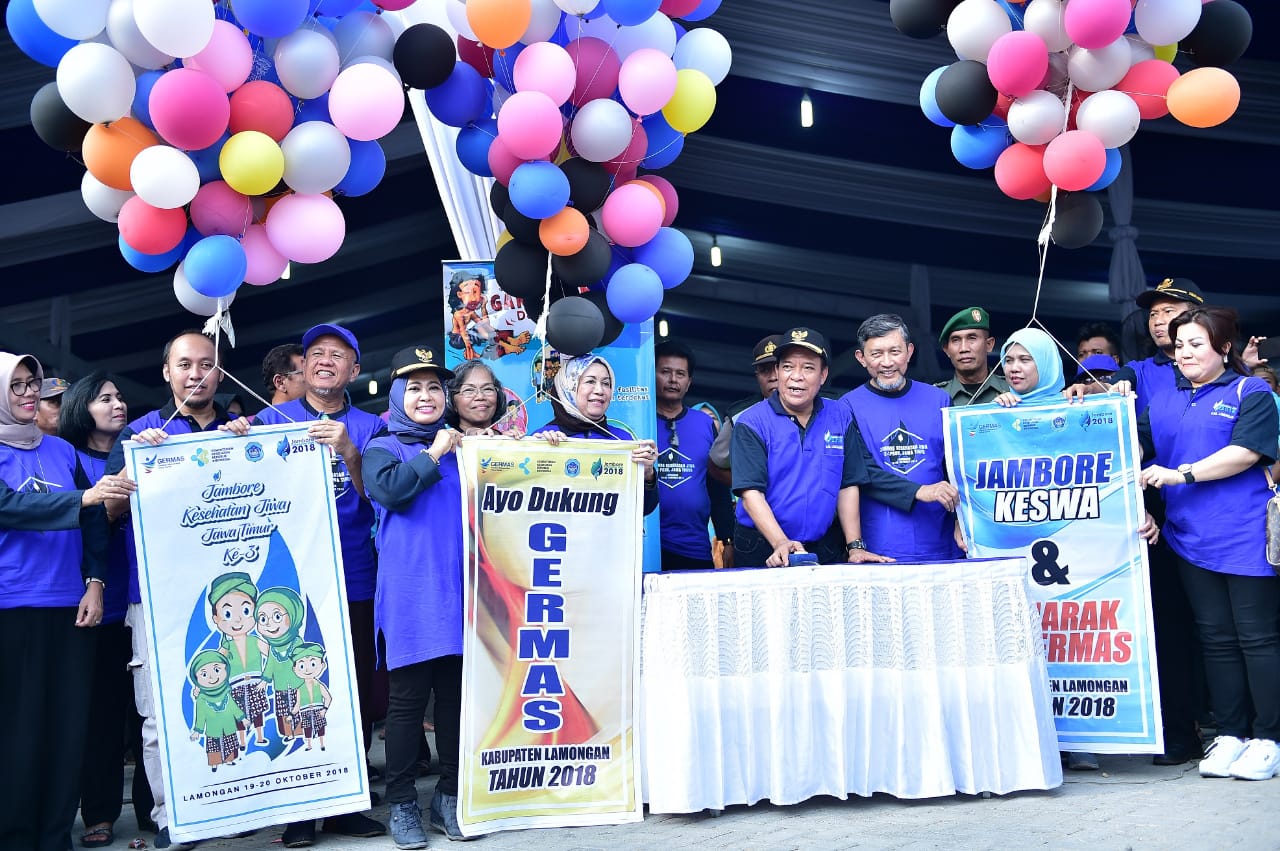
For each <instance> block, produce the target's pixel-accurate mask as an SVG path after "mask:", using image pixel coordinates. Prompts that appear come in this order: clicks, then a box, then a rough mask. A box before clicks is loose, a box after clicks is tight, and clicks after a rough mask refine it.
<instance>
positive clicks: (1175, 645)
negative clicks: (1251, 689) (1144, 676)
mask: <svg viewBox="0 0 1280 851" xmlns="http://www.w3.org/2000/svg"><path fill="white" fill-rule="evenodd" d="M1147 553H1148V556H1149V557H1150V560H1151V616H1152V626H1153V628H1154V630H1155V636H1156V666H1157V668H1158V669H1159V671H1160V716H1161V718H1162V719H1163V722H1164V739H1165V750H1177V749H1179V748H1187V749H1192V748H1193V747H1194V746H1195V745H1196V744H1197V743H1198V734H1197V733H1196V720H1197V719H1198V718H1199V717H1200V709H1201V705H1202V704H1203V700H1202V699H1201V695H1202V694H1203V693H1204V663H1203V661H1202V659H1201V654H1200V642H1199V640H1197V638H1196V621H1195V617H1194V616H1193V615H1192V614H1191V604H1190V603H1188V602H1187V595H1186V592H1184V591H1183V589H1182V577H1181V576H1179V572H1178V562H1177V559H1176V557H1175V556H1174V554H1173V550H1171V549H1169V545H1168V544H1166V543H1165V542H1164V541H1160V542H1159V543H1158V544H1156V545H1155V546H1152V547H1149V548H1148V549H1147Z"/></svg>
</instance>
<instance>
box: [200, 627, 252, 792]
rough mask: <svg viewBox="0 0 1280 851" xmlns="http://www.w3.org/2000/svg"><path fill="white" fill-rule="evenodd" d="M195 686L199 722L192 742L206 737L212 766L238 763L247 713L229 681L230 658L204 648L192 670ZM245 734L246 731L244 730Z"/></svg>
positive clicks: (216, 767)
mask: <svg viewBox="0 0 1280 851" xmlns="http://www.w3.org/2000/svg"><path fill="white" fill-rule="evenodd" d="M188 672H189V675H190V677H191V685H193V686H194V687H195V688H194V689H193V691H192V693H193V694H194V695H195V721H194V722H193V723H192V725H191V741H193V742H196V741H199V740H200V737H201V736H204V752H205V755H206V756H208V758H209V768H210V769H212V770H213V771H217V770H218V766H219V765H234V764H235V761H236V759H237V758H238V757H239V756H240V746H239V743H238V741H237V740H236V732H237V731H238V730H239V731H243V729H244V728H243V726H241V725H242V722H243V721H244V712H242V711H241V709H240V707H239V706H238V705H237V704H236V702H235V701H234V700H232V698H231V686H230V684H229V683H228V682H227V659H226V657H225V656H223V655H222V654H221V653H219V652H218V651H217V650H201V651H200V652H199V653H197V654H196V655H195V658H194V659H192V660H191V667H190V668H189V669H188ZM240 735H241V737H243V736H244V733H243V732H241V733H240Z"/></svg>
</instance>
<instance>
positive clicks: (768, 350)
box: [764, 340, 778, 355]
mask: <svg viewBox="0 0 1280 851" xmlns="http://www.w3.org/2000/svg"><path fill="white" fill-rule="evenodd" d="M776 348H778V346H777V344H776V343H774V342H773V340H770V341H769V342H767V343H765V345H764V353H765V354H766V355H771V354H773V350H774V349H776Z"/></svg>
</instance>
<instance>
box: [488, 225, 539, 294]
mask: <svg viewBox="0 0 1280 851" xmlns="http://www.w3.org/2000/svg"><path fill="white" fill-rule="evenodd" d="M493 275H494V277H495V278H497V279H498V286H500V287H502V289H503V290H504V291H506V292H507V293H508V294H510V295H513V296H515V297H516V298H524V299H532V298H539V297H541V296H542V293H543V291H544V290H545V289H546V287H547V250H546V249H545V248H543V247H541V246H534V245H527V244H525V243H523V242H518V241H516V240H514V239H513V240H511V241H510V242H508V243H507V244H506V245H504V246H502V247H501V248H499V249H498V256H497V258H496V259H495V260H494V261H493Z"/></svg>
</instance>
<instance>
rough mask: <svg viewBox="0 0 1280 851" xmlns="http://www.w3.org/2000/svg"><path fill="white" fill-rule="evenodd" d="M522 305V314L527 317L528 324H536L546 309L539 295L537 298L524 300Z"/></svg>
mask: <svg viewBox="0 0 1280 851" xmlns="http://www.w3.org/2000/svg"><path fill="white" fill-rule="evenodd" d="M522 304H524V312H525V313H527V314H528V315H529V321H530V322H537V321H538V320H539V319H541V318H542V314H543V311H545V310H546V309H547V305H546V302H544V301H543V300H542V295H541V294H539V295H538V297H537V298H526V299H525V300H524V301H523V302H522Z"/></svg>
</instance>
